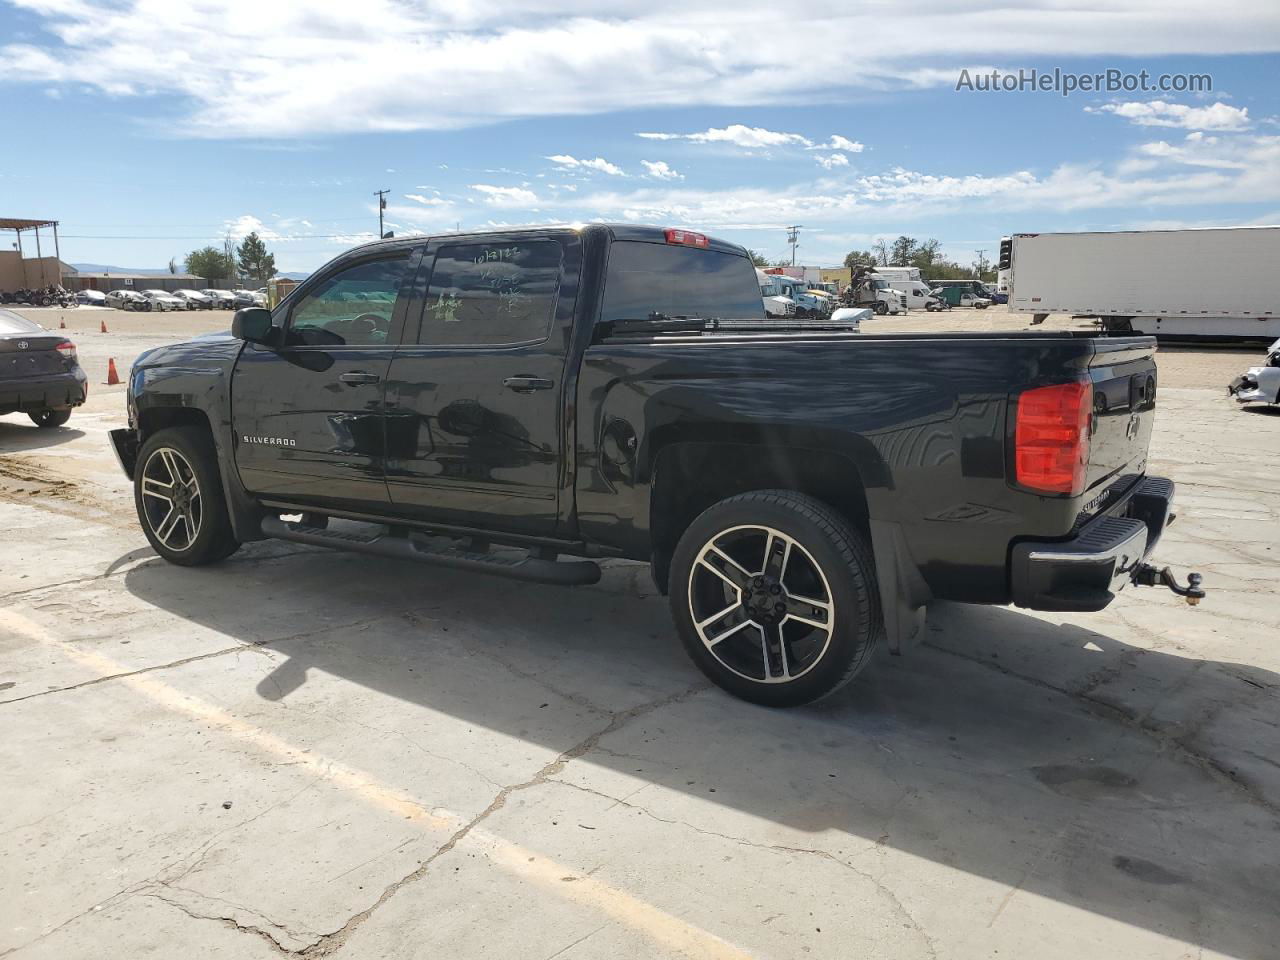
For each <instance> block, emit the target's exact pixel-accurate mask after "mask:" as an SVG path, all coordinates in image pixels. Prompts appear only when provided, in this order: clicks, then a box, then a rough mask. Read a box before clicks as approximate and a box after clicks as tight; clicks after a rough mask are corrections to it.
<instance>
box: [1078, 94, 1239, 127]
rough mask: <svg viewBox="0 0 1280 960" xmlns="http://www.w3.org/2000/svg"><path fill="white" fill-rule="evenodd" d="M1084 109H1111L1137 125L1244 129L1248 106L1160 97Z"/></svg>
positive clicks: (1100, 111)
mask: <svg viewBox="0 0 1280 960" xmlns="http://www.w3.org/2000/svg"><path fill="white" fill-rule="evenodd" d="M1085 111H1086V112H1087V113H1114V114H1115V115H1116V116H1117V117H1124V118H1125V119H1126V120H1128V121H1130V122H1131V123H1136V124H1137V125H1138V126H1140V127H1181V128H1183V129H1184V130H1245V129H1247V128H1248V126H1249V108H1248V107H1233V106H1231V105H1230V104H1226V103H1223V102H1222V101H1220V100H1219V101H1218V102H1217V103H1214V104H1211V105H1210V106H1207V107H1193V106H1189V105H1188V104H1185V103H1168V102H1166V101H1164V100H1146V101H1139V100H1132V101H1129V102H1127V103H1104V104H1103V105H1102V106H1100V107H1085Z"/></svg>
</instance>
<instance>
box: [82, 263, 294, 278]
mask: <svg viewBox="0 0 1280 960" xmlns="http://www.w3.org/2000/svg"><path fill="white" fill-rule="evenodd" d="M71 266H73V267H75V268H76V269H77V270H78V271H80V272H81V273H126V274H127V273H137V274H142V275H143V276H151V277H166V276H168V275H169V268H168V267H161V268H160V269H159V270H156V269H155V268H153V267H117V266H114V265H113V264H109V263H73V264H71ZM276 276H279V277H288V278H289V279H290V280H305V279H307V277H309V276H311V274H309V273H306V272H302V271H297V270H294V271H292V272H288V273H279V274H276Z"/></svg>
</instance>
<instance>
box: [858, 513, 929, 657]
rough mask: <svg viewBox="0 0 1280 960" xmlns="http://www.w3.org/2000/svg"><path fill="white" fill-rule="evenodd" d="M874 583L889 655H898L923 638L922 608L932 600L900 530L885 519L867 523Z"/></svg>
mask: <svg viewBox="0 0 1280 960" xmlns="http://www.w3.org/2000/svg"><path fill="white" fill-rule="evenodd" d="M871 548H872V550H873V551H874V552H875V560H876V581H877V583H878V585H879V587H880V608H881V611H882V612H883V615H884V633H885V640H886V642H887V644H888V647H889V652H890V653H891V654H893V655H894V656H899V655H900V654H901V653H902V652H903V651H904V650H907V649H910V648H911V647H913V646H915V645H916V644H918V643H920V641H922V640H923V639H924V622H925V606H926V604H928V602H929V600H930V599H931V598H932V593H931V592H930V590H929V586H928V584H926V583H925V582H924V578H923V577H921V576H920V571H919V569H918V568H917V567H916V565H915V563H914V562H913V561H912V559H911V551H910V550H909V549H908V547H907V541H906V538H905V537H903V535H902V528H901V526H899V525H898V524H896V523H892V522H890V521H888V520H874V519H873V520H871Z"/></svg>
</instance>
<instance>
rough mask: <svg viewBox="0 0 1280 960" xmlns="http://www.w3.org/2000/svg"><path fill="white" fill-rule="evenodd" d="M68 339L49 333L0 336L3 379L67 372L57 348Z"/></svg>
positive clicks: (0, 376)
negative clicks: (26, 335)
mask: <svg viewBox="0 0 1280 960" xmlns="http://www.w3.org/2000/svg"><path fill="white" fill-rule="evenodd" d="M65 339H66V338H65V337H60V336H56V335H50V334H47V333H35V334H32V335H31V336H29V337H20V336H11V337H0V381H3V380H21V379H24V378H26V377H40V376H49V375H50V374H58V373H66V372H67V365H66V363H65V362H64V361H63V359H62V354H60V353H58V351H57V350H56V349H55V347H57V346H58V344H60V343H62V341H63V340H65Z"/></svg>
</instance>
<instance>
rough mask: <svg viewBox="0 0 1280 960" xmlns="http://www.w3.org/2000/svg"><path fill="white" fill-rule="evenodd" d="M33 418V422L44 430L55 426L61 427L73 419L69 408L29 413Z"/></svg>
mask: <svg viewBox="0 0 1280 960" xmlns="http://www.w3.org/2000/svg"><path fill="white" fill-rule="evenodd" d="M27 416H29V417H30V418H31V422H32V423H34V424H35V425H36V426H37V427H39V428H40V429H42V430H52V429H53V428H54V427H60V426H62V425H63V424H64V423H66V422H67V421H68V420H70V419H71V411H70V410H69V409H62V410H36V411H34V412H33V413H29V414H27Z"/></svg>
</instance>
